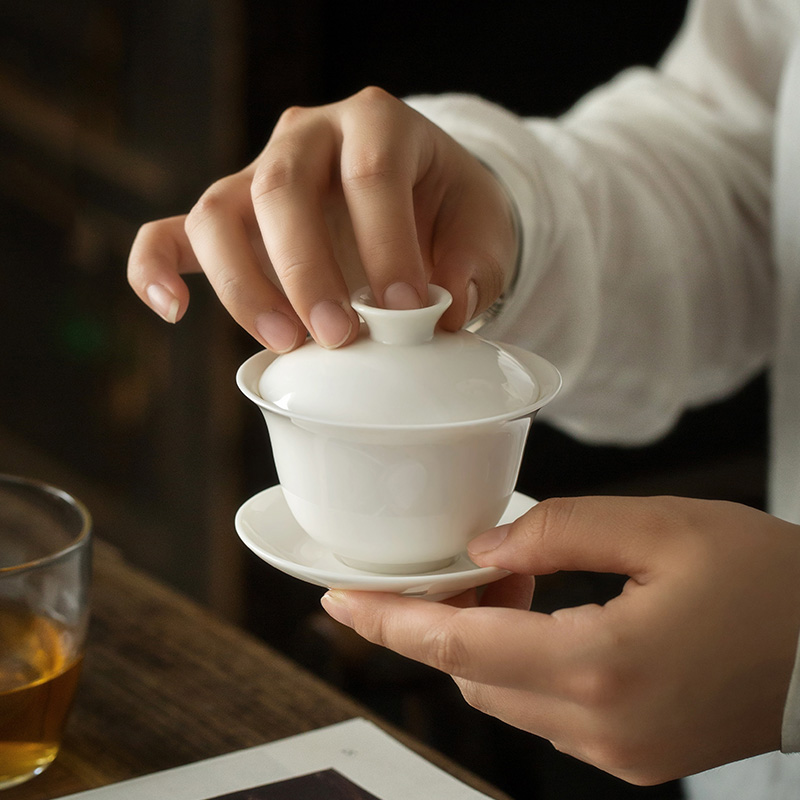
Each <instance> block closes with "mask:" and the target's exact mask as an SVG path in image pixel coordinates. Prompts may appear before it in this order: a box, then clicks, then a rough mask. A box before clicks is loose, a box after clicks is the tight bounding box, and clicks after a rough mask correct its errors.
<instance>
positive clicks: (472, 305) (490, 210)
mask: <svg viewBox="0 0 800 800" xmlns="http://www.w3.org/2000/svg"><path fill="white" fill-rule="evenodd" d="M463 161H464V164H463V166H462V169H461V172H462V178H461V181H459V182H457V183H455V184H454V186H453V187H452V188H451V190H450V191H449V192H448V194H447V195H446V196H445V198H444V199H443V201H442V205H441V208H440V210H439V214H438V216H437V220H436V227H435V229H434V231H433V237H434V241H433V243H434V250H433V263H434V272H433V276H432V278H431V280H432V282H434V283H436V284H438V285H440V286H444V287H445V288H446V289H448V290H449V291H450V293H451V294H452V295H453V303H452V305H451V306H450V308H449V309H448V310H447V312H446V313H445V314H444V315H443V316H442V322H441V324H442V327H444V328H445V329H448V330H457V329H458V328H460V327H462V326H463V325H464V324H466V323H467V322H469V321H470V320H471V319H473V318H474V317H475V316H476V315H477V314H478V313H480V312H481V311H483V310H484V309H486V308H488V307H489V306H490V305H491V304H492V303H493V302H494V301H495V300H496V299H497V298H498V297H499V296H500V295H501V294H502V292H503V291H504V289H505V287H506V284H507V283H508V281H509V279H510V277H511V275H512V273H513V269H514V264H515V261H516V257H517V247H518V243H517V234H516V225H515V222H514V216H513V212H512V209H511V204H510V201H509V200H508V197H507V195H506V193H505V191H504V190H503V188H502V187H501V186H500V184H499V183H498V182H497V180H496V179H495V178H494V176H493V175H492V174H491V173H490V172H489V171H488V170H487V169H486V168H485V167H484V166H483V165H482V164H480V163H478V162H477V161H476V160H475V159H474V158H472V156H469V155H468V154H464V157H463Z"/></svg>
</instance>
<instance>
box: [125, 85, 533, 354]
mask: <svg viewBox="0 0 800 800" xmlns="http://www.w3.org/2000/svg"><path fill="white" fill-rule="evenodd" d="M513 228H514V226H513V221H512V214H511V209H510V206H509V203H508V200H507V198H506V196H505V194H504V192H503V190H502V188H501V187H500V186H499V184H498V183H497V181H496V179H495V178H494V176H493V175H492V174H491V173H490V172H489V171H488V170H487V169H486V168H485V167H484V166H483V165H482V164H480V163H479V162H478V161H477V160H476V159H475V158H474V157H473V156H471V155H470V154H469V153H468V152H467V151H466V150H464V149H463V148H462V147H461V146H460V145H459V144H457V143H456V142H455V141H454V140H453V139H451V138H450V137H449V136H447V135H446V134H445V133H444V132H443V131H442V130H440V129H439V128H437V127H436V126H435V125H433V124H432V123H431V122H429V121H428V120H427V119H425V118H424V117H423V116H421V115H420V114H418V113H417V112H415V111H413V110H412V109H411V108H409V106H407V105H406V104H405V103H403V102H401V101H400V100H397V99H396V98H394V97H392V96H390V95H388V94H386V93H385V92H383V91H381V90H380V89H375V88H370V89H365V90H363V91H362V92H359V93H358V94H356V95H354V96H353V97H351V98H349V99H347V100H344V101H342V102H339V103H334V104H332V105H327V106H322V107H319V108H291V109H289V110H288V111H286V112H285V113H284V114H283V116H282V117H281V119H280V120H279V122H278V124H277V126H276V127H275V130H274V132H273V134H272V136H271V138H270V140H269V142H268V143H267V145H266V147H265V148H264V150H263V152H262V153H261V154H260V155H259V156H258V157H257V158H256V159H255V161H253V163H252V164H250V165H249V166H247V167H246V168H244V169H243V170H242V171H241V172H237V173H236V174H234V175H230V176H228V177H225V178H222V179H221V180H219V181H217V182H216V183H214V184H213V185H212V186H211V187H210V188H209V189H208V190H207V191H206V192H205V193H204V194H203V196H202V197H201V198H200V200H199V201H198V203H197V204H196V205H195V207H194V208H193V209H192V210H191V211H190V212H189V214H188V215H187V216H179V217H172V218H170V219H162V220H158V221H156V222H151V223H148V224H146V225H144V226H143V227H142V228H141V229H140V231H139V233H138V235H137V236H136V239H135V241H134V243H133V246H132V249H131V254H130V259H129V264H128V279H129V281H130V284H131V286H132V287H133V289H134V290H135V291H136V293H137V294H138V295H139V297H140V298H141V299H142V300H143V301H144V302H145V303H147V304H148V305H149V306H151V307H152V308H153V309H154V310H155V311H156V312H158V313H159V314H161V316H163V317H164V318H165V319H167V320H169V321H171V322H175V321H177V320H178V319H180V318H181V316H182V315H183V314H184V313H185V311H186V307H187V304H188V302H189V291H188V289H187V287H186V284H185V282H184V281H183V279H182V278H181V277H180V274H181V273H186V272H197V271H200V270H202V271H203V272H205V274H206V275H207V277H208V279H209V281H210V282H211V284H212V285H213V287H214V290H215V291H216V293H217V294H218V296H219V298H220V300H221V301H222V302H223V304H224V305H225V307H226V308H227V309H228V311H229V312H230V313H231V315H232V316H233V317H234V318H235V319H236V321H237V322H238V323H239V324H240V325H241V326H242V327H243V328H244V329H245V330H247V331H248V332H249V333H250V334H252V335H253V336H254V337H255V338H256V339H257V340H258V341H259V342H261V344H263V345H264V346H266V347H269V348H270V349H272V350H274V351H276V352H285V351H287V350H291V349H292V348H293V347H296V346H297V345H299V344H300V343H302V342H303V340H304V339H305V335H306V330H308V331H309V332H310V333H311V335H312V336H313V337H314V338H315V339H316V340H317V341H318V342H319V343H320V344H322V345H324V346H326V347H338V346H340V345H342V344H346V343H348V342H350V341H351V340H352V339H354V338H355V336H356V334H357V331H358V317H357V316H356V314H355V312H354V311H353V310H352V308H351V307H350V302H349V296H350V293H351V291H353V290H354V289H356V288H358V286H359V285H363V284H364V283H366V282H368V283H369V285H370V286H371V287H372V290H373V293H374V295H375V297H376V299H377V300H378V302H379V303H381V304H382V305H384V306H386V307H392V308H418V307H420V306H421V305H424V304H425V303H426V300H427V284H428V282H431V281H433V282H435V283H437V284H439V285H441V286H444V287H445V288H446V289H448V290H449V291H450V292H451V294H452V295H453V304H452V306H451V307H450V309H449V310H448V311H447V313H446V314H445V315H444V316H443V318H442V321H441V325H442V326H443V327H444V328H446V329H449V330H456V329H458V328H460V327H461V326H462V325H463V324H464V323H465V322H467V321H469V319H471V318H472V317H473V316H474V315H475V313H476V312H478V311H481V310H482V309H483V308H485V307H487V306H489V305H490V304H491V303H492V302H493V301H494V300H495V299H496V298H497V297H498V296H499V294H500V293H501V291H502V290H503V287H504V281H505V271H506V269H507V268H508V267H509V265H511V264H513V261H514V254H515V250H516V246H517V244H516V240H515V235H514V230H513ZM279 286H280V287H282V289H283V291H281V290H280V289H279Z"/></svg>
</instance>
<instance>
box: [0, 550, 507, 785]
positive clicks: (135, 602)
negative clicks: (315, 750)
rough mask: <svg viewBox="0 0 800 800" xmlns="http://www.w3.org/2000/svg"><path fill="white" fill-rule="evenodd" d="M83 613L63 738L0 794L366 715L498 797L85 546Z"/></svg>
mask: <svg viewBox="0 0 800 800" xmlns="http://www.w3.org/2000/svg"><path fill="white" fill-rule="evenodd" d="M94 563H95V568H94V579H93V594H92V598H93V599H92V602H93V620H92V625H91V628H90V635H89V645H88V649H87V654H86V659H85V664H84V670H83V674H82V679H81V684H80V686H79V690H78V698H77V701H76V705H75V708H74V710H73V712H72V715H71V717H70V721H69V724H68V728H67V732H66V735H65V739H64V745H63V748H62V750H61V753H60V754H59V756H58V758H57V759H56V761H55V762H54V763H53V764H52V765H51V766H50V768H49V769H48V770H46V771H45V772H44V773H43V774H42V775H40V776H39V777H37V778H34V779H33V780H31V781H29V782H28V783H26V784H23V785H21V786H18V787H14V788H12V789H8V790H6V791H4V792H2V793H0V797H2V800H45V799H47V800H49V799H50V798H55V797H60V796H62V795H65V794H69V793H72V792H77V791H81V790H84V789H90V788H94V787H97V786H103V785H106V784H109V783H113V782H116V781H120V780H124V779H126V778H132V777H135V776H138V775H143V774H147V773H151V772H155V771H157V770H162V769H167V768H169V767H175V766H178V765H181V764H187V763H190V762H193V761H198V760H200V759H203V758H209V757H211V756H216V755H221V754H223V753H227V752H231V751H233V750H238V749H240V748H243V747H249V746H253V745H257V744H262V743H264V742H268V741H272V740H275V739H280V738H283V737H285V736H289V735H292V734H295V733H300V732H302V731H307V730H311V729H313V728H318V727H321V726H324V725H329V724H332V723H334V722H339V721H342V720H345V719H349V718H351V717H354V716H363V717H367V718H370V719H372V720H374V721H375V722H377V723H378V724H380V725H381V726H382V727H384V728H385V729H387V730H389V731H390V732H391V733H392V734H394V735H395V736H397V737H398V738H400V739H401V740H402V741H404V742H405V743H406V744H409V745H410V746H411V747H412V748H414V749H415V750H417V751H418V752H420V753H422V754H423V755H425V756H426V757H427V758H428V759H430V760H431V761H433V762H434V763H437V764H438V765H439V766H441V767H443V768H445V769H447V770H448V771H450V772H451V773H453V774H455V775H457V776H458V777H459V778H461V779H462V780H464V781H465V782H467V783H469V784H470V785H472V786H474V787H475V788H477V789H479V790H480V791H483V792H485V793H486V794H487V795H489V796H491V797H495V798H500V799H501V800H502V798H505V797H506V796H505V795H503V794H502V793H500V792H499V791H497V790H496V789H494V788H492V787H489V786H487V785H486V784H485V783H483V782H482V781H481V780H479V779H477V778H475V777H473V776H472V775H470V774H468V773H467V772H466V771H464V770H463V769H461V768H459V767H458V766H456V765H454V764H453V763H451V762H448V761H447V760H446V759H445V758H444V757H442V756H441V755H439V754H437V753H434V752H432V751H430V750H429V749H427V748H425V747H424V746H422V745H420V744H419V743H416V742H414V741H410V740H409V739H408V737H405V736H404V735H402V734H399V733H398V731H397V730H394V729H392V728H391V726H389V725H387V724H385V723H382V722H381V720H379V719H375V716H374V715H373V714H371V713H370V712H369V711H368V710H366V709H365V708H363V707H361V706H359V705H357V704H356V703H355V702H354V701H353V700H351V699H350V698H348V697H346V696H344V695H343V694H341V693H339V692H338V691H336V690H334V689H333V688H332V687H330V686H328V685H326V684H325V683H323V682H322V681H320V680H318V679H317V678H316V677H314V676H312V675H311V674H309V673H308V672H306V671H304V670H302V669H301V668H299V667H298V666H297V665H295V664H294V663H292V662H291V661H289V660H288V659H286V658H285V657H284V656H282V655H280V654H279V653H277V652H275V651H274V650H272V649H271V648H269V647H267V646H266V645H265V644H263V643H262V642H260V641H259V640H257V639H255V638H254V637H252V636H250V635H248V634H246V633H245V632H243V631H242V630H240V629H239V628H237V627H235V626H233V625H230V624H228V623H225V622H222V621H221V620H220V619H218V618H216V617H214V616H212V615H211V614H210V613H208V612H207V611H205V610H204V609H202V608H201V607H200V606H198V605H197V604H195V603H194V602H192V601H190V600H188V599H187V598H185V597H183V596H181V595H179V594H177V593H176V592H174V591H173V590H171V589H169V588H167V587H166V586H164V585H162V584H160V583H157V582H156V581H154V580H152V579H151V578H150V577H148V576H147V575H145V574H144V573H142V572H140V571H137V570H135V569H132V568H131V567H130V566H129V565H128V564H126V563H125V562H124V561H123V559H122V558H121V556H119V554H118V553H117V551H116V550H114V549H113V548H111V547H109V546H108V545H104V544H103V543H101V542H96V548H95V562H94Z"/></svg>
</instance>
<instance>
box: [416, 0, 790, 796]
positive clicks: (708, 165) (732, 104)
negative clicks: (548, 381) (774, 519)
mask: <svg viewBox="0 0 800 800" xmlns="http://www.w3.org/2000/svg"><path fill="white" fill-rule="evenodd" d="M793 52H794V55H792V54H793ZM409 104H410V105H412V106H413V107H415V108H416V109H418V110H419V111H420V112H422V113H423V114H425V115H426V116H427V117H429V118H430V119H431V120H433V121H434V122H435V123H436V124H438V125H439V126H440V127H442V128H443V129H445V130H446V131H448V132H449V133H450V134H451V135H452V136H454V137H455V138H456V139H458V140H459V141H460V142H461V143H462V144H464V145H465V146H466V147H467V148H468V149H469V150H471V151H472V152H473V153H474V154H475V155H476V156H478V157H479V158H480V159H481V160H483V161H484V162H485V163H486V164H487V165H488V166H489V167H490V168H491V169H493V170H494V171H495V173H496V174H497V175H498V176H499V177H500V178H501V180H502V181H504V183H505V184H506V187H507V188H508V190H509V192H510V194H511V196H512V198H513V200H514V202H515V204H516V205H517V209H518V211H519V213H520V219H521V222H522V241H523V254H522V262H521V267H520V273H519V277H518V281H517V285H516V287H515V290H514V292H513V293H512V295H511V297H510V298H509V300H508V302H507V303H506V305H505V307H504V309H503V312H502V314H501V315H500V316H499V317H498V318H497V319H496V320H495V321H493V322H492V323H490V326H491V327H487V328H486V329H484V330H485V332H486V335H487V336H491V337H492V338H495V339H499V340H502V341H510V342H518V343H519V344H521V345H523V346H525V347H528V348H530V349H533V350H536V351H537V352H539V353H541V354H542V355H544V356H545V357H547V358H549V359H550V360H551V361H553V363H555V364H556V365H557V366H558V367H559V369H560V370H561V371H562V374H563V376H564V389H563V392H562V394H561V395H560V396H559V399H558V402H556V403H553V404H552V405H551V406H548V407H547V408H545V409H544V410H543V411H542V412H541V416H542V418H546V419H548V420H549V421H550V422H551V423H553V424H554V425H557V426H558V427H560V428H562V429H563V430H565V431H567V432H569V433H570V434H572V435H574V436H575V437H577V438H580V439H582V440H584V441H588V442H595V443H612V444H640V443H641V444H643V443H646V442H649V441H652V440H654V439H656V438H658V437H659V436H661V435H662V434H664V433H666V432H667V431H668V430H669V429H670V428H671V427H672V426H673V424H674V423H675V421H676V420H677V418H678V417H679V416H680V414H681V413H682V412H683V411H684V410H686V409H687V408H689V407H692V406H697V405H700V404H705V403H708V402H711V401H714V400H718V399H721V398H723V397H724V396H726V395H728V394H729V393H731V392H732V391H734V390H735V389H737V388H738V387H740V386H741V385H742V384H743V383H744V382H746V381H747V380H748V379H749V378H751V377H752V376H754V375H755V374H756V373H757V372H759V371H760V370H762V369H764V368H765V367H768V368H769V370H770V376H771V390H772V391H771V395H772V398H771V402H772V408H771V430H772V437H771V438H772V441H771V452H770V488H769V496H770V510H771V512H772V513H774V514H776V515H777V516H780V517H782V518H784V519H787V520H790V521H792V522H795V523H800V0H695V2H693V3H692V5H691V6H690V8H689V12H688V16H687V20H686V22H685V24H684V26H683V28H682V30H681V32H680V33H679V35H678V37H677V38H676V40H675V42H674V43H673V44H672V46H671V47H670V49H669V50H668V52H667V53H666V55H665V57H664V59H663V60H662V63H661V64H660V65H659V67H658V68H657V69H655V70H651V69H646V68H635V69H631V70H628V71H626V72H624V73H622V74H621V75H620V76H619V77H618V78H616V79H615V80H614V81H612V82H611V83H609V84H608V85H606V86H604V87H601V88H600V89H598V90H596V91H594V92H592V93H590V94H589V95H588V96H587V97H586V98H584V99H583V100H582V101H581V102H579V103H578V104H577V105H576V106H575V107H574V108H573V109H572V110H571V111H570V112H569V113H568V114H566V115H564V116H563V117H561V118H560V119H558V120H544V119H520V118H519V117H516V116H515V115H513V114H511V113H510V112H508V111H506V110H504V109H502V108H500V107H498V106H496V105H494V104H491V103H488V102H486V101H484V100H481V99H479V98H476V97H472V96H465V95H444V96H440V97H420V98H413V99H411V100H410V101H409ZM654 298H660V301H661V302H660V304H655V303H654V302H653V300H654ZM553 309H558V310H559V311H558V313H553ZM483 332H484V331H482V333H483ZM783 749H784V750H787V751H797V750H800V658H798V665H797V668H796V669H795V674H794V677H793V684H792V687H791V689H790V693H789V698H788V700H787V705H786V709H785V713H784V727H783ZM748 781H749V783H748ZM688 786H689V791H690V796H692V797H702V798H703V799H704V800H711V799H712V798H716V797H719V798H723V797H725V798H730V797H737V798H742V799H743V800H750V799H752V800H781V798H784V797H786V798H787V800H788V798H793V799H795V798H798V797H800V756H795V755H791V756H786V755H781V754H777V753H776V754H769V756H767V757H764V756H762V757H759V758H756V759H748V760H747V761H745V762H739V763H738V764H736V765H729V766H727V767H721V768H719V769H718V770H712V771H711V772H709V773H704V774H703V775H701V776H697V777H696V778H693V779H690V780H689V781H688Z"/></svg>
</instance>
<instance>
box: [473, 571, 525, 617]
mask: <svg viewBox="0 0 800 800" xmlns="http://www.w3.org/2000/svg"><path fill="white" fill-rule="evenodd" d="M533 584H534V581H533V578H532V577H530V576H528V575H513V574H512V575H509V576H508V577H507V578H501V579H500V580H499V581H495V582H494V583H490V584H489V585H488V586H486V588H485V589H484V590H483V593H482V594H481V598H480V605H482V606H497V607H501V608H518V609H521V610H523V611H528V610H529V609H530V607H531V602H532V601H533Z"/></svg>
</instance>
